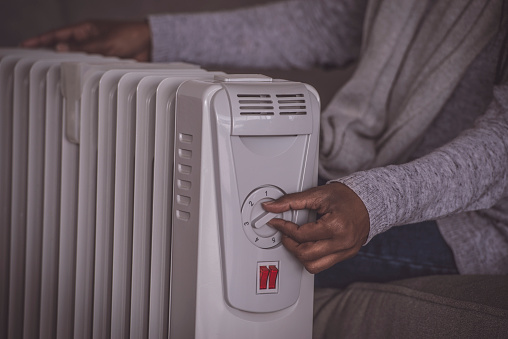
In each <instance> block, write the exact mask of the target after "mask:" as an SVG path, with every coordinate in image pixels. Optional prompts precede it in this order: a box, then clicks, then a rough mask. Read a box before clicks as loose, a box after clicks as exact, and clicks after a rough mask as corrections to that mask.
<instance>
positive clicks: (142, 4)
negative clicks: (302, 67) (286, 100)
mask: <svg viewBox="0 0 508 339" xmlns="http://www.w3.org/2000/svg"><path fill="white" fill-rule="evenodd" d="M274 1H276V0H213V1H204V0H179V1H175V0H0V47H7V46H16V45H18V44H19V43H20V42H21V41H23V40H24V39H26V38H28V37H32V36H34V35H37V34H40V33H43V32H45V31H48V30H51V29H55V28H58V27H62V26H64V25H69V24H73V23H76V22H79V21H83V20H86V19H117V20H125V19H143V18H145V17H146V16H147V15H148V14H152V13H164V12H168V13H176V12H196V11H219V10H224V9H232V8H238V7H246V6H254V5H260V4H263V3H269V2H274ZM309 1H311V0H309ZM220 70H221V71H226V72H230V73H235V72H238V73H245V72H258V73H264V74H266V75H269V76H272V77H276V78H284V79H288V80H296V81H302V82H306V83H309V84H311V85H313V86H314V87H316V89H317V90H318V92H319V93H320V96H321V99H322V104H323V107H324V106H325V105H326V103H328V102H329V100H330V98H331V97H332V96H333V94H334V93H335V92H336V90H337V89H338V88H339V87H340V86H341V84H343V83H344V81H345V79H347V78H348V77H349V76H350V75H351V72H352V67H350V68H349V69H347V70H333V71H323V70H306V71H299V70H293V71H278V70H262V71H259V70H252V69H220Z"/></svg>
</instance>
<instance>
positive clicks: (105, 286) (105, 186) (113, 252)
mask: <svg viewBox="0 0 508 339" xmlns="http://www.w3.org/2000/svg"><path fill="white" fill-rule="evenodd" d="M204 72H205V71H203V70H200V69H196V68H193V69H190V70H185V69H174V70H171V69H159V70H155V69H153V70H151V71H147V70H141V69H139V70H135V69H130V70H111V71H107V72H106V73H104V75H103V76H102V78H101V81H100V86H99V119H98V148H97V150H98V154H97V159H98V162H97V187H98V188H100V190H99V189H98V190H97V205H96V206H97V209H96V256H95V263H96V265H95V268H96V270H95V294H94V335H109V333H110V332H111V335H112V336H113V337H117V336H118V337H123V335H124V334H125V333H128V319H129V315H130V308H129V305H130V302H129V301H130V279H131V277H130V275H129V274H130V270H131V268H130V263H131V259H130V258H129V257H128V256H127V255H125V253H129V251H130V249H131V246H132V224H130V226H129V223H128V222H125V220H126V219H125V218H127V219H128V218H129V215H128V214H129V213H131V214H132V210H129V209H128V208H132V205H130V206H129V200H130V201H132V186H131V185H132V184H130V183H129V182H130V181H129V180H130V179H132V177H131V174H130V173H131V172H132V169H131V167H130V166H132V165H133V163H132V162H131V160H129V159H130V158H131V157H132V156H133V154H130V153H129V152H130V151H132V152H133V151H134V149H133V147H132V144H131V142H132V141H131V140H130V139H128V138H129V134H130V130H131V128H132V120H131V119H132V118H133V116H132V114H131V116H129V114H128V112H126V111H125V110H124V109H129V112H132V111H133V105H135V102H133V99H134V98H135V96H129V95H128V94H127V93H125V96H123V95H122V96H121V97H119V96H118V86H119V81H120V79H121V78H122V77H123V76H124V75H127V74H129V73H131V74H144V75H155V74H166V75H170V74H171V75H182V74H203V73H204ZM134 89H135V86H134ZM133 95H135V92H133ZM124 99H125V100H124ZM120 106H121V108H120ZM117 112H120V114H125V116H124V117H125V118H129V119H121V120H119V121H118V122H119V126H117ZM117 136H118V137H119V138H120V139H117ZM122 138H123V139H122ZM116 146H118V147H119V149H120V151H119V152H118V155H117V150H116ZM115 159H117V160H115ZM115 162H117V163H119V164H121V165H120V166H118V167H116V166H115ZM123 185H127V187H122V186H123ZM115 187H117V188H118V189H119V190H120V191H121V192H118V193H117V195H116V196H117V197H119V199H118V200H117V201H115ZM126 199H127V200H126ZM122 206H123V207H126V209H125V210H122ZM115 213H119V214H117V216H118V218H117V220H116V221H115ZM113 225H115V227H113ZM117 225H118V226H117ZM113 263H114V265H113ZM124 303H126V304H124Z"/></svg>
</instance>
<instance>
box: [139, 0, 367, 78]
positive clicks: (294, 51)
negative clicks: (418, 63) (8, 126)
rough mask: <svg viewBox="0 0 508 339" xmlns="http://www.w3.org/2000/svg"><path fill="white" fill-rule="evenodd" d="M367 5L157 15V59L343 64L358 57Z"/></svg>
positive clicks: (318, 3) (320, 0) (283, 5)
mask: <svg viewBox="0 0 508 339" xmlns="http://www.w3.org/2000/svg"><path fill="white" fill-rule="evenodd" d="M365 7H366V1H365V0H313V1H308V0H296V1H288V2H280V3H273V4H268V5H263V6H257V7H252V8H246V9H236V10H230V11H222V12H210V13H195V14H162V15H152V16H150V17H149V24H150V28H151V32H152V46H153V47H152V48H153V50H152V59H153V61H186V62H193V63H198V64H200V65H216V66H223V67H251V68H280V69H288V68H299V69H308V68H311V67H316V66H317V67H324V66H341V65H344V64H346V63H347V62H349V61H351V60H353V59H355V58H357V57H358V54H359V52H360V45H361V31H362V23H363V16H364V12H365Z"/></svg>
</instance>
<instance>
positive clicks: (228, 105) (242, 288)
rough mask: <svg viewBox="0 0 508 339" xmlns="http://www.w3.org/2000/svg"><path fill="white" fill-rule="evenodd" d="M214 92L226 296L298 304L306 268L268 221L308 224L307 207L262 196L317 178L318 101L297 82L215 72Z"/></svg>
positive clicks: (262, 303)
mask: <svg viewBox="0 0 508 339" xmlns="http://www.w3.org/2000/svg"><path fill="white" fill-rule="evenodd" d="M215 83H216V84H217V85H218V86H220V89H217V90H215V92H214V97H213V99H212V100H211V109H210V110H211V121H212V124H215V125H214V127H212V129H214V130H215V132H214V133H213V134H214V138H212V140H213V141H212V142H213V143H214V144H213V151H214V159H215V161H214V171H215V175H214V176H215V178H217V179H216V182H215V187H216V190H217V203H218V212H219V213H218V217H219V227H220V239H219V242H220V245H221V259H222V274H223V281H224V287H223V289H224V298H225V301H226V302H227V303H228V304H229V305H230V306H231V307H233V308H236V309H239V310H242V311H248V312H255V313H266V312H275V311H279V310H283V309H285V308H288V307H290V306H291V305H294V304H295V303H296V302H297V301H298V298H299V296H300V286H301V281H302V276H303V275H304V274H309V273H308V272H307V271H306V270H305V269H304V267H303V266H302V265H301V263H300V262H299V261H298V260H297V259H296V258H295V257H294V256H293V255H292V254H291V253H289V252H288V251H287V250H286V249H285V248H284V246H283V245H282V243H281V239H282V234H281V233H280V232H278V231H277V230H276V229H274V228H272V227H270V226H269V225H267V223H268V222H269V221H270V220H271V219H272V218H282V219H285V220H289V221H293V222H295V223H297V224H303V223H306V222H308V220H309V212H308V211H306V210H302V211H287V212H284V213H280V214H272V213H267V212H266V211H265V210H264V209H263V207H262V203H263V202H267V201H271V200H275V199H278V198H279V197H281V196H283V195H284V194H287V193H293V192H299V191H302V190H305V189H308V188H311V187H313V186H315V185H316V184H317V150H318V140H319V135H318V134H319V101H318V97H317V94H316V92H315V90H313V89H312V88H311V87H309V86H307V85H304V84H301V83H294V82H287V81H276V80H271V79H270V80H267V79H265V78H263V79H257V78H253V79H250V80H249V79H247V78H237V79H226V80H224V79H217V80H216V82H215Z"/></svg>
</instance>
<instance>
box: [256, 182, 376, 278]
mask: <svg viewBox="0 0 508 339" xmlns="http://www.w3.org/2000/svg"><path fill="white" fill-rule="evenodd" d="M263 207H264V209H265V210H266V211H269V212H273V213H282V212H285V211H288V210H301V209H311V210H315V211H317V213H319V214H320V215H321V218H319V219H318V220H317V221H316V222H312V223H308V224H304V225H302V226H298V225H297V224H295V223H292V222H290V221H286V220H283V219H277V218H275V219H272V220H271V221H270V222H268V225H270V226H272V227H273V228H276V229H277V230H279V231H280V232H281V233H282V234H283V236H282V244H283V245H284V246H285V247H286V248H287V249H288V250H289V251H290V252H291V253H293V254H294V255H295V256H296V258H298V260H300V261H301V262H302V264H303V265H304V266H305V268H306V269H307V271H309V272H310V273H314V274H315V273H318V272H320V271H322V270H325V269H327V268H329V267H331V266H333V265H334V264H336V263H337V262H339V261H342V260H345V259H348V258H351V257H353V256H354V255H355V254H356V253H357V252H358V250H359V249H360V248H361V246H362V245H363V244H364V243H365V242H366V241H367V238H368V235H369V231H370V223H369V214H368V212H367V209H366V207H365V205H364V204H363V202H362V200H361V199H360V198H359V197H358V195H356V193H354V192H353V191H352V190H351V189H350V188H349V187H347V186H346V185H344V184H341V183H330V184H328V185H324V186H319V187H315V188H312V189H310V190H308V191H305V192H301V193H294V194H288V195H285V196H283V197H281V198H279V199H277V200H275V201H272V202H268V203H265V204H263Z"/></svg>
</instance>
